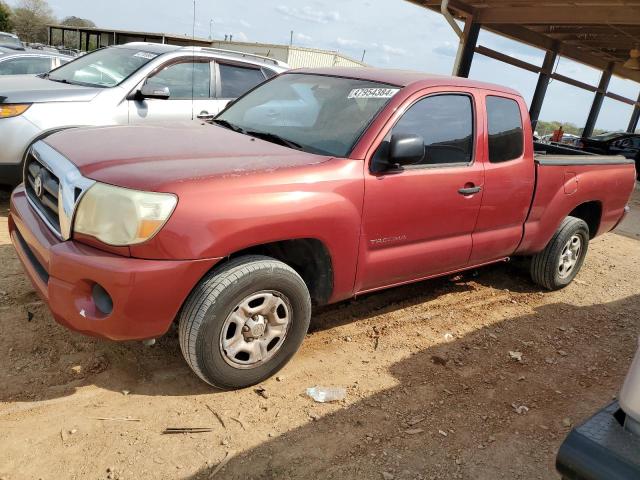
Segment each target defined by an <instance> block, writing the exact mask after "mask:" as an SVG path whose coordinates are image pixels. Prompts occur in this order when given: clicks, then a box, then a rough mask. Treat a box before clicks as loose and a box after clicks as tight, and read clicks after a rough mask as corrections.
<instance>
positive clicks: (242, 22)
mask: <svg viewBox="0 0 640 480" xmlns="http://www.w3.org/2000/svg"><path fill="white" fill-rule="evenodd" d="M238 23H239V24H240V26H242V27H244V28H251V24H250V23H249V22H247V21H246V20H238Z"/></svg>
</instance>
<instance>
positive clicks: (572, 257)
mask: <svg viewBox="0 0 640 480" xmlns="http://www.w3.org/2000/svg"><path fill="white" fill-rule="evenodd" d="M588 247H589V227H588V225H587V224H586V223H585V222H584V220H581V219H579V218H576V217H567V218H565V219H564V220H563V221H562V223H561V224H560V227H559V228H558V230H557V231H556V233H555V234H554V235H553V238H552V239H551V240H550V241H549V243H548V244H547V246H546V247H545V249H544V250H542V251H541V252H540V253H538V254H536V255H534V257H533V258H532V259H531V278H532V279H533V281H534V282H535V283H537V284H538V285H541V286H543V287H545V288H547V289H549V290H559V289H561V288H564V287H566V286H567V285H569V284H570V283H571V281H572V280H573V279H574V278H575V276H576V275H577V274H578V272H579V271H580V268H581V267H582V263H583V262H584V257H585V256H586V254H587V248H588Z"/></svg>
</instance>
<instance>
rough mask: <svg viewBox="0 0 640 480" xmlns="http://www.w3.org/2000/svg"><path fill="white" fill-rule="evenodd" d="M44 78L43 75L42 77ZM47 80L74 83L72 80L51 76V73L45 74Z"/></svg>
mask: <svg viewBox="0 0 640 480" xmlns="http://www.w3.org/2000/svg"><path fill="white" fill-rule="evenodd" d="M43 78H45V77H43ZM46 78H47V80H51V81H52V82H58V83H66V84H68V85H76V84H75V83H73V82H70V81H69V80H67V79H65V78H51V75H49V74H47V76H46Z"/></svg>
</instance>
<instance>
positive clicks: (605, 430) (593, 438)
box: [556, 402, 640, 480]
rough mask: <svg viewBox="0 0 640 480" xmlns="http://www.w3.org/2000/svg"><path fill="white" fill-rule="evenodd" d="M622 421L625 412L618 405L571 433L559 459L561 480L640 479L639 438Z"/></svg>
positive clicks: (610, 406) (558, 465)
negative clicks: (626, 428)
mask: <svg viewBox="0 0 640 480" xmlns="http://www.w3.org/2000/svg"><path fill="white" fill-rule="evenodd" d="M623 419H624V412H623V411H622V410H620V406H619V405H618V402H614V403H612V404H610V405H609V406H607V407H605V408H604V409H602V410H600V411H599V412H598V413H596V414H595V415H594V416H593V417H591V418H590V419H589V420H587V421H586V422H585V423H583V424H582V425H581V426H579V427H577V428H575V429H574V430H572V431H571V433H569V436H568V437H567V438H566V440H565V441H564V443H563V444H562V446H561V447H560V450H559V451H558V457H557V459H556V468H557V469H558V472H560V474H561V475H562V478H563V479H570V480H611V479H618V480H632V479H634V480H637V479H638V478H640V437H638V436H636V435H634V434H632V433H631V432H628V431H627V430H625V429H624V427H623V426H622V423H623V421H624V420H623Z"/></svg>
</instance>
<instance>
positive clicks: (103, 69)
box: [48, 48, 157, 87]
mask: <svg viewBox="0 0 640 480" xmlns="http://www.w3.org/2000/svg"><path fill="white" fill-rule="evenodd" d="M155 57H157V55H156V54H155V53H149V52H144V51H140V50H135V49H130V48H103V49H101V50H96V51H95V52H93V53H90V54H88V55H84V56H82V57H79V58H77V59H76V60H74V61H72V62H69V63H67V64H66V65H63V66H62V67H60V68H57V69H55V70H54V71H52V72H51V73H50V74H49V77H48V78H49V80H53V81H57V82H64V83H73V84H77V85H88V86H92V87H115V86H116V85H119V84H120V83H121V82H122V81H123V80H125V79H126V78H127V77H129V75H131V74H132V73H134V72H135V71H136V70H138V69H139V68H140V67H142V66H143V65H145V64H147V63H149V61H151V60H153V59H154V58H155Z"/></svg>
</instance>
